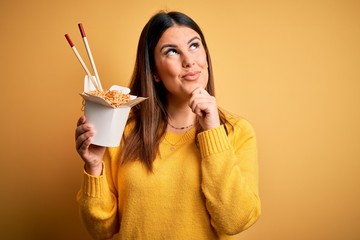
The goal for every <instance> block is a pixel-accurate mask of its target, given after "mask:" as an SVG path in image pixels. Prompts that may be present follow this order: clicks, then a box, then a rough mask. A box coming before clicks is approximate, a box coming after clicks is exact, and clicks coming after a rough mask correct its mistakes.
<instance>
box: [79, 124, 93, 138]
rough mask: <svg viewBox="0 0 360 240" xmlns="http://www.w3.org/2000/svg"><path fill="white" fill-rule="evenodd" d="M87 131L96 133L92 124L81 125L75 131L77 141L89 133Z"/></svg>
mask: <svg viewBox="0 0 360 240" xmlns="http://www.w3.org/2000/svg"><path fill="white" fill-rule="evenodd" d="M87 131H94V127H93V125H92V124H89V123H84V124H81V125H79V126H78V127H77V128H76V129H75V139H76V138H77V137H78V136H80V135H81V134H83V133H85V132H87Z"/></svg>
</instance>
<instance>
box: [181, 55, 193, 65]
mask: <svg viewBox="0 0 360 240" xmlns="http://www.w3.org/2000/svg"><path fill="white" fill-rule="evenodd" d="M193 65H195V61H194V59H193V57H192V56H191V54H189V53H186V54H183V59H182V66H183V67H184V68H190V67H192V66H193Z"/></svg>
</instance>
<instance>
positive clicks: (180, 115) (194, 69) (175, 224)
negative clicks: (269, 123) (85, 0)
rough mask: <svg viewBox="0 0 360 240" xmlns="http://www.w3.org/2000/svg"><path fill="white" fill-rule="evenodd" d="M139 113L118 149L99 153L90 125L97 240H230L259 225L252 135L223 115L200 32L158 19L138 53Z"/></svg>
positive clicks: (88, 219)
mask: <svg viewBox="0 0 360 240" xmlns="http://www.w3.org/2000/svg"><path fill="white" fill-rule="evenodd" d="M130 89H131V92H132V94H134V95H137V96H146V97H148V99H147V100H146V101H144V102H143V103H141V104H139V105H137V106H135V107H133V109H132V113H131V116H130V117H129V119H128V123H127V126H126V129H125V132H124V136H123V140H122V142H121V144H120V146H119V147H118V148H106V149H105V148H104V147H99V146H95V145H91V140H92V136H93V135H94V132H95V129H94V128H93V126H91V125H90V124H88V123H87V122H86V117H85V116H82V117H81V118H80V119H79V121H78V124H77V125H78V126H77V128H76V149H77V151H78V153H79V155H80V156H81V158H82V159H83V160H84V162H85V171H84V181H83V185H82V187H81V190H80V191H79V193H78V202H79V205H80V212H81V215H82V218H83V220H84V223H85V225H86V227H87V229H88V231H89V232H90V234H91V235H92V236H93V237H94V238H96V239H106V238H111V237H113V236H114V235H115V237H114V238H115V239H207V240H208V239H231V235H235V234H237V233H239V232H241V231H243V230H245V229H246V228H248V227H250V226H251V225H252V224H253V223H254V222H255V221H256V220H257V218H258V217H259V215H260V200H259V196H258V173H257V155H256V154H257V150H256V140H255V135H254V132H253V129H252V127H251V126H250V124H249V123H248V122H247V121H245V120H244V119H242V118H239V117H235V116H231V115H230V114H228V113H224V112H223V111H221V110H219V109H218V106H217V104H216V99H215V97H214V82H213V72H212V66H211V60H210V55H209V51H208V48H207V46H206V42H205V38H204V36H203V34H202V32H201V30H200V28H199V27H198V25H197V24H196V23H195V22H194V21H193V20H192V19H191V18H189V17H188V16H186V15H184V14H182V13H179V12H169V13H165V12H159V13H158V14H156V15H154V16H153V17H152V18H151V19H150V20H149V22H148V23H147V24H146V25H145V27H144V29H143V31H142V33H141V36H140V40H139V44H138V49H137V57H136V64H135V69H134V73H133V76H132V81H131V83H130Z"/></svg>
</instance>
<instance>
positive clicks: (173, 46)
mask: <svg viewBox="0 0 360 240" xmlns="http://www.w3.org/2000/svg"><path fill="white" fill-rule="evenodd" d="M195 39H198V40H200V38H199V37H198V36H195V37H193V38H191V39H190V40H189V41H188V42H187V44H190V43H191V42H192V41H194V40H195ZM176 47H177V45H175V44H165V45H163V46H161V48H160V52H161V51H162V50H163V49H164V48H176Z"/></svg>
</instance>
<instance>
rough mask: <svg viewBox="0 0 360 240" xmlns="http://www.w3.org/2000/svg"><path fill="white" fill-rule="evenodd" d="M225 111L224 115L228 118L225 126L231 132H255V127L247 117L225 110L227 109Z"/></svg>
mask: <svg viewBox="0 0 360 240" xmlns="http://www.w3.org/2000/svg"><path fill="white" fill-rule="evenodd" d="M223 112H224V117H225V119H226V122H225V128H226V129H227V131H228V132H229V133H231V132H237V133H239V132H242V133H248V134H249V133H250V134H254V128H253V126H252V124H251V123H250V122H249V121H248V120H247V119H245V118H244V117H241V116H238V115H236V114H233V113H230V112H225V111H223Z"/></svg>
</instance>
